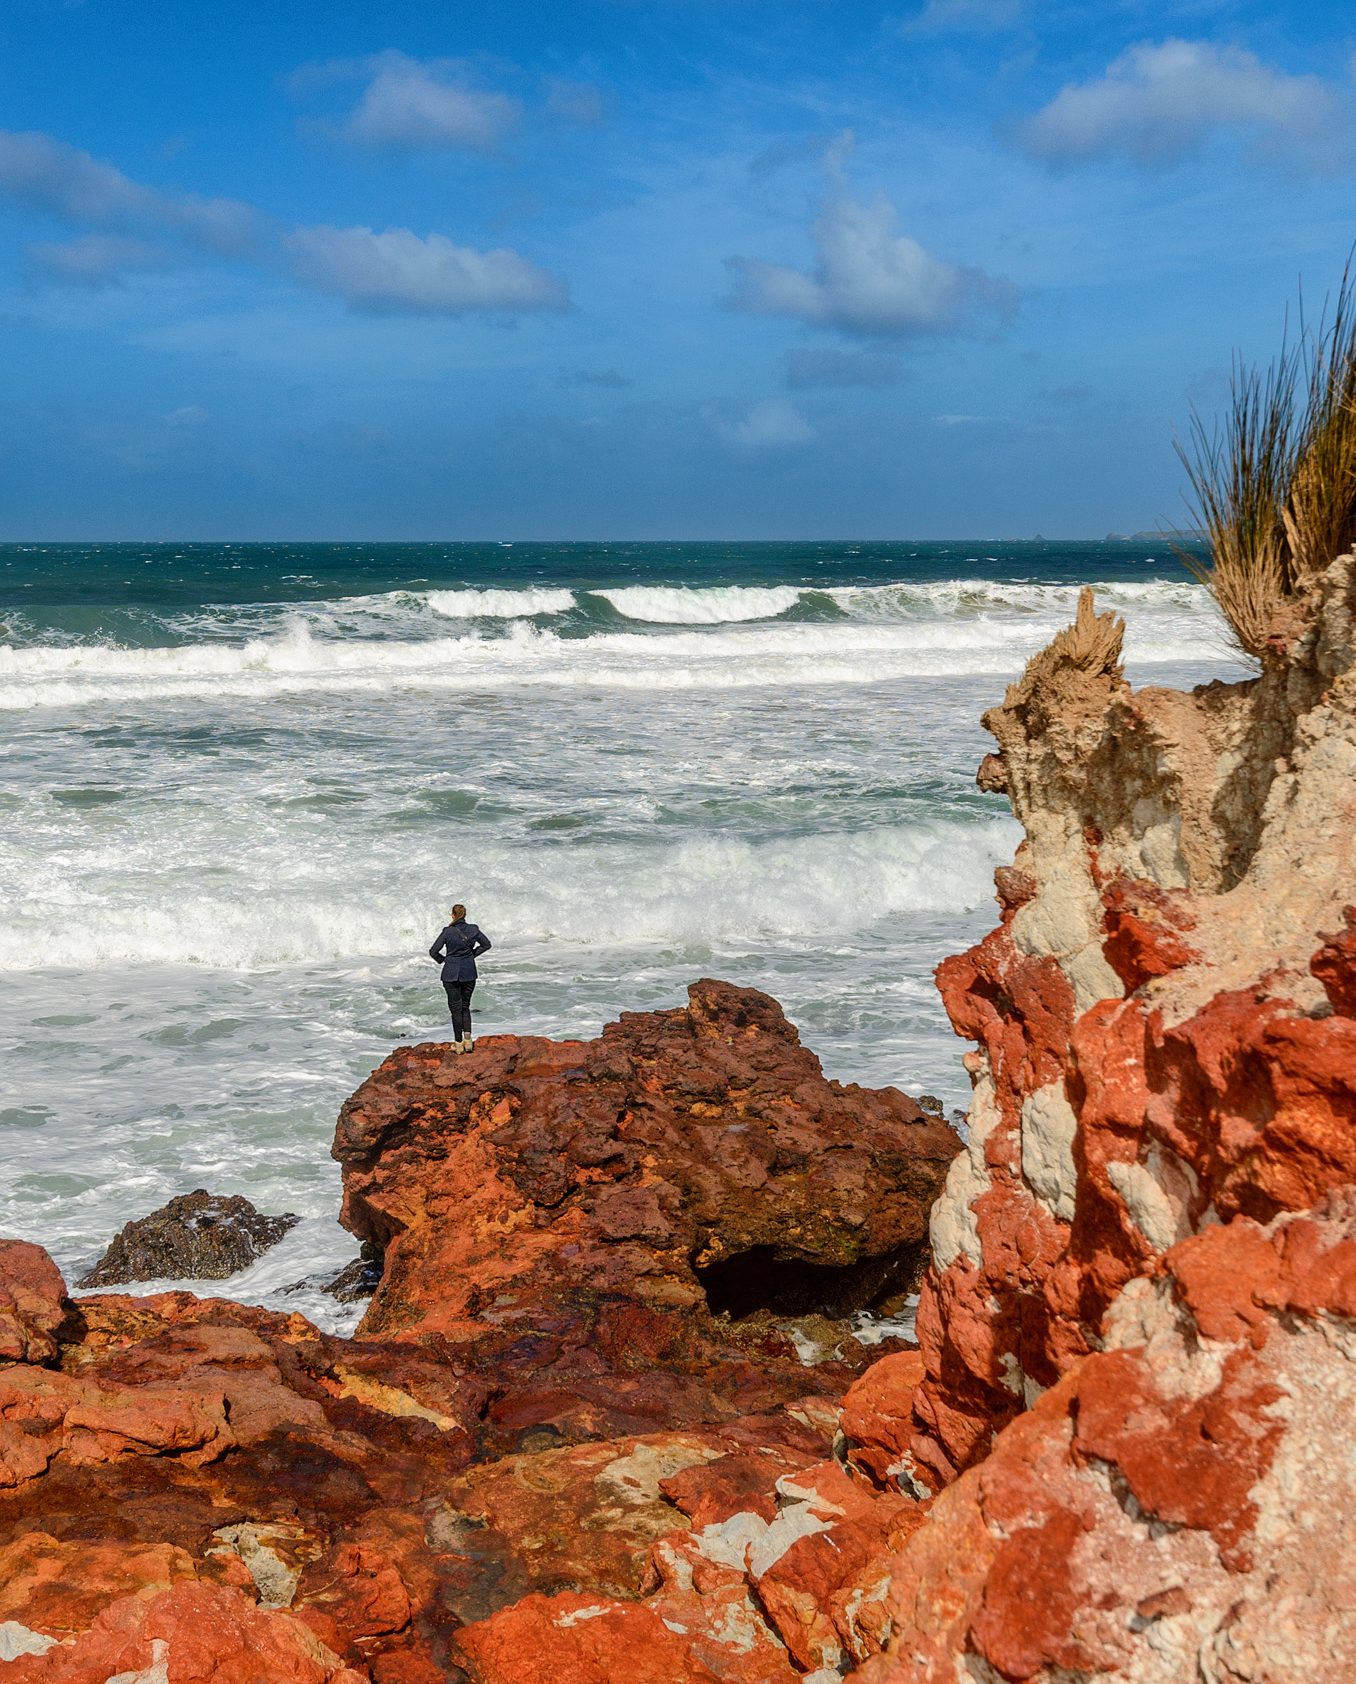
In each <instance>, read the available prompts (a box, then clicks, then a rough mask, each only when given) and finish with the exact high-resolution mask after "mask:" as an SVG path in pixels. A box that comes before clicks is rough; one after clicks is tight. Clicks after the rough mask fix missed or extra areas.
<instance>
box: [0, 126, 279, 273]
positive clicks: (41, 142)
mask: <svg viewBox="0 0 1356 1684" xmlns="http://www.w3.org/2000/svg"><path fill="white" fill-rule="evenodd" d="M0 192H5V193H8V194H9V195H10V196H11V197H13V198H15V199H18V200H20V201H22V202H23V203H24V204H27V205H30V206H32V207H33V208H34V209H36V210H40V211H46V212H47V213H48V214H49V215H52V216H56V217H60V218H61V219H62V220H63V221H67V222H73V223H77V224H83V225H84V226H86V227H92V228H101V229H116V230H140V229H147V228H154V229H159V230H162V231H164V232H168V233H173V234H176V235H178V236H179V237H180V238H182V239H184V240H187V241H188V242H190V243H191V244H193V245H196V246H201V247H204V248H206V249H207V250H210V251H217V252H222V253H226V254H230V253H235V252H240V251H244V250H246V249H247V248H248V247H249V246H250V245H251V244H252V243H253V242H254V241H255V239H256V238H257V236H258V233H259V222H260V219H259V216H258V213H257V212H256V211H254V210H253V209H252V208H251V207H250V206H249V205H246V204H242V203H240V202H239V201H238V200H236V199H203V198H199V197H198V196H197V195H196V194H192V193H167V192H163V191H161V190H160V189H159V188H155V187H145V186H143V185H142V184H141V183H140V182H137V181H133V180H132V179H131V178H130V177H129V176H126V175H124V174H123V173H122V171H121V170H119V169H116V168H115V167H114V166H113V165H112V164H105V163H101V162H100V161H99V160H98V159H96V158H92V157H91V156H90V155H89V153H88V152H82V151H81V150H80V149H79V147H76V146H68V145H67V144H66V142H65V141H61V140H56V139H54V138H53V137H52V136H51V135H48V134H40V133H37V132H34V131H28V132H25V133H14V132H11V131H7V130H0Z"/></svg>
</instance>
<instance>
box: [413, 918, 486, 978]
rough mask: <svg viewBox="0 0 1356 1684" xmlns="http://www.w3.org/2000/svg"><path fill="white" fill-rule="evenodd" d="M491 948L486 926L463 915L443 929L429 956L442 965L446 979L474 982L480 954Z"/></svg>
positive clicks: (429, 951)
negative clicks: (470, 922) (468, 921)
mask: <svg viewBox="0 0 1356 1684" xmlns="http://www.w3.org/2000/svg"><path fill="white" fill-rule="evenodd" d="M489 951H490V938H489V937H488V936H487V935H486V934H485V932H484V930H482V929H480V928H479V927H478V926H477V925H475V924H468V923H467V922H466V920H465V919H464V918H459V919H458V920H457V922H456V923H455V924H449V925H448V926H447V927H446V928H445V929H443V930H440V931H439V933H438V939H437V941H435V942H434V944H433V946H432V947H430V948H429V950H428V956H429V958H430V959H436V960H438V961H439V963H440V964H441V965H442V967H443V981H444V982H474V981H475V980H476V954H477V953H488V952H489Z"/></svg>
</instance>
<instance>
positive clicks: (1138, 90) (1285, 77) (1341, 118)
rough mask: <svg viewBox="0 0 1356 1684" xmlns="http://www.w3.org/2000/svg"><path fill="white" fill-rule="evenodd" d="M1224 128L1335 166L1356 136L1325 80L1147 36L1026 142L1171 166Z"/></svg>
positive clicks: (1064, 98) (1065, 153)
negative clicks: (1352, 134) (1153, 40)
mask: <svg viewBox="0 0 1356 1684" xmlns="http://www.w3.org/2000/svg"><path fill="white" fill-rule="evenodd" d="M1222 129H1223V130H1227V129H1234V130H1242V131H1244V132H1248V133H1251V134H1252V135H1253V136H1254V137H1255V139H1256V140H1257V142H1258V143H1259V145H1260V147H1261V148H1262V150H1270V151H1272V152H1274V153H1285V154H1288V155H1290V156H1291V157H1292V158H1295V159H1298V160H1302V161H1306V162H1309V163H1311V164H1313V165H1315V166H1318V167H1323V166H1325V165H1330V164H1332V163H1334V162H1335V161H1336V160H1337V158H1338V157H1339V156H1340V155H1341V154H1342V152H1343V151H1344V150H1345V148H1346V146H1347V143H1348V139H1349V125H1348V120H1347V117H1346V113H1345V110H1344V109H1343V104H1342V102H1340V101H1339V100H1338V99H1337V97H1336V95H1335V93H1334V92H1333V90H1332V89H1330V88H1329V87H1328V86H1327V85H1326V84H1325V83H1323V82H1321V81H1320V80H1319V79H1318V77H1316V76H1291V75H1289V74H1288V73H1287V72H1285V71H1283V70H1276V69H1274V68H1273V67H1272V66H1270V65H1267V64H1263V62H1262V61H1261V60H1260V59H1259V58H1257V57H1256V55H1255V54H1253V53H1250V52H1245V51H1244V50H1243V49H1242V48H1240V47H1221V46H1216V45H1214V44H1213V43H1211V42H1208V41H1180V40H1168V41H1163V42H1159V43H1157V44H1155V43H1153V42H1141V43H1140V44H1139V45H1138V46H1135V47H1131V48H1130V49H1129V51H1128V52H1124V53H1122V54H1121V56H1120V57H1119V58H1118V59H1116V60H1114V61H1113V62H1112V63H1111V64H1110V65H1109V66H1108V67H1107V69H1106V71H1105V73H1104V74H1103V75H1102V76H1099V77H1098V78H1097V79H1096V80H1095V81H1091V82H1071V83H1069V84H1068V85H1067V86H1066V87H1064V88H1061V89H1060V91H1059V93H1058V94H1056V95H1055V97H1054V99H1052V100H1051V101H1050V103H1049V105H1047V106H1045V107H1044V108H1043V109H1042V110H1040V111H1038V112H1037V113H1036V114H1035V116H1034V117H1030V118H1028V119H1027V121H1026V122H1024V123H1022V124H1021V125H1020V126H1019V128H1018V130H1017V138H1018V140H1019V141H1020V143H1021V144H1022V146H1023V147H1024V148H1025V150H1026V151H1027V152H1029V153H1031V154H1032V155H1033V156H1034V157H1037V158H1041V159H1043V160H1045V161H1046V162H1049V163H1056V164H1076V163H1086V162H1088V161H1089V160H1091V159H1095V158H1104V157H1114V156H1117V155H1120V156H1123V157H1128V158H1130V159H1132V160H1134V162H1136V163H1139V164H1148V165H1166V164H1171V163H1175V162H1177V161H1178V160H1179V159H1181V158H1183V157H1185V156H1187V155H1188V154H1190V153H1192V152H1195V151H1197V150H1199V149H1200V147H1201V146H1202V145H1203V144H1204V143H1205V141H1206V140H1207V139H1208V138H1209V136H1210V135H1211V134H1212V133H1214V132H1216V131H1217V130H1222Z"/></svg>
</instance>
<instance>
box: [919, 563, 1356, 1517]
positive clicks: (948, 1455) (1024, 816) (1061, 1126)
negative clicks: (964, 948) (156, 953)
mask: <svg viewBox="0 0 1356 1684" xmlns="http://www.w3.org/2000/svg"><path fill="white" fill-rule="evenodd" d="M1352 565H1353V564H1352V562H1351V559H1350V558H1343V559H1342V560H1340V561H1338V562H1337V563H1335V564H1334V566H1333V567H1332V569H1331V570H1330V571H1329V573H1328V575H1327V576H1326V578H1325V579H1324V581H1323V583H1322V586H1321V588H1320V593H1319V599H1318V600H1316V601H1315V603H1314V604H1312V605H1311V613H1310V616H1309V624H1310V629H1309V631H1308V632H1307V634H1306V635H1305V636H1304V637H1303V638H1302V639H1301V640H1300V641H1299V642H1298V643H1297V644H1296V645H1295V646H1294V647H1293V648H1292V649H1291V650H1290V652H1289V658H1288V660H1287V662H1286V663H1284V664H1282V665H1276V666H1273V667H1271V668H1269V669H1268V670H1267V671H1266V672H1265V673H1264V674H1263V676H1262V677H1261V678H1259V679H1256V680H1253V681H1251V682H1248V683H1244V684H1237V685H1227V686H1226V685H1220V684H1212V685H1208V686H1206V687H1204V688H1203V689H1201V690H1198V691H1196V692H1193V693H1192V694H1191V695H1184V694H1181V693H1179V692H1176V691H1168V690H1143V691H1139V692H1134V691H1132V690H1131V689H1130V687H1129V685H1128V684H1127V683H1126V682H1125V680H1124V678H1123V676H1122V675H1121V672H1120V668H1119V666H1118V665H1116V664H1114V662H1113V663H1112V664H1111V665H1109V666H1102V667H1095V668H1094V669H1092V670H1089V669H1087V668H1084V667H1080V666H1079V665H1078V664H1077V663H1076V662H1074V661H1073V660H1071V659H1069V658H1067V657H1065V658H1056V657H1055V654H1054V652H1053V651H1047V652H1045V653H1044V654H1042V655H1039V656H1037V657H1036V658H1035V659H1034V660H1033V661H1032V663H1031V666H1030V667H1029V669H1028V671H1027V673H1026V675H1025V676H1024V677H1023V679H1022V680H1021V682H1020V683H1019V684H1016V685H1014V686H1013V687H1012V688H1011V689H1010V690H1009V692H1008V696H1007V699H1006V701H1005V702H1004V704H1003V706H1002V707H1001V708H996V709H994V710H993V711H992V712H991V713H990V714H989V715H987V716H986V723H987V724H988V726H989V728H990V729H991V730H992V731H993V733H994V734H995V736H996V737H997V738H998V740H999V743H1000V745H1001V749H1002V753H1001V757H1000V760H999V770H998V771H995V770H993V769H992V768H991V769H990V772H989V774H988V776H989V778H990V781H991V782H992V781H993V780H994V778H996V777H997V778H998V779H999V781H1000V782H1001V783H1002V786H1003V787H1005V788H1006V789H1007V790H1008V792H1009V794H1010V796H1011V799H1012V802H1013V806H1014V809H1015V811H1016V813H1017V815H1018V817H1019V818H1020V819H1021V820H1022V822H1023V824H1024V826H1025V827H1026V831H1027V839H1026V841H1025V842H1024V843H1023V845H1022V847H1021V849H1020V850H1019V854H1018V862H1017V863H1018V871H1019V873H1020V878H1021V887H1020V891H1019V892H1018V893H1011V892H1007V891H1008V889H1009V885H1008V884H1007V883H1004V882H1000V893H1002V894H1003V918H1002V922H1001V924H1000V926H999V928H998V929H996V930H995V931H994V932H993V933H992V934H991V935H990V936H988V937H986V938H985V940H984V941H983V942H981V943H980V945H979V946H978V947H977V948H975V949H973V950H972V951H971V952H970V953H968V954H966V955H964V956H963V957H961V958H958V959H953V960H949V961H948V962H947V963H946V964H944V965H943V966H942V967H941V970H940V972H939V981H940V984H941V987H942V993H943V997H944V998H945V1000H946V1003H947V1008H948V1010H949V1012H950V1013H951V1017H952V1021H953V1023H954V1024H955V1026H956V1028H957V1030H958V1031H959V1032H960V1033H961V1034H962V1035H965V1036H967V1037H968V1038H970V1039H972V1040H974V1041H976V1042H977V1043H978V1044H979V1048H980V1051H979V1052H978V1053H977V1054H972V1055H970V1059H969V1063H970V1066H971V1074H972V1078H973V1080H974V1082H975V1100H974V1104H973V1106H972V1109H971V1114H970V1127H971V1138H970V1147H969V1151H968V1153H967V1155H966V1157H965V1158H964V1159H961V1160H958V1161H957V1164H956V1166H955V1167H953V1169H952V1172H951V1175H950V1177H949V1179H948V1186H947V1191H946V1194H945V1195H944V1196H943V1198H942V1200H941V1201H939V1204H938V1207H937V1209H936V1210H935V1211H934V1213H933V1222H932V1240H933V1253H934V1262H935V1270H934V1274H933V1276H932V1277H931V1278H930V1280H929V1283H928V1285H927V1287H926V1288H925V1290H924V1295H923V1303H922V1305H921V1306H920V1310H919V1317H918V1326H919V1334H920V1339H921V1341H922V1345H923V1349H924V1352H925V1355H926V1358H927V1368H928V1373H927V1377H926V1379H925V1381H924V1383H923V1384H922V1386H921V1387H920V1389H919V1391H918V1393H917V1394H916V1397H915V1400H914V1408H915V1414H916V1418H917V1424H918V1430H917V1432H916V1434H915V1437H914V1442H913V1445H912V1458H913V1467H912V1473H913V1475H914V1477H915V1478H917V1479H918V1480H919V1481H920V1482H921V1483H922V1484H924V1485H926V1486H931V1487H936V1486H937V1485H938V1484H941V1483H945V1482H946V1481H947V1480H949V1479H950V1478H952V1477H954V1474H955V1472H956V1471H957V1470H958V1469H960V1468H963V1467H966V1466H968V1465H969V1464H971V1463H972V1462H974V1461H975V1460H977V1459H978V1458H980V1457H982V1456H983V1455H984V1454H985V1453H986V1452H987V1450H988V1448H989V1446H990V1445H991V1444H992V1442H993V1435H994V1432H995V1431H996V1430H997V1429H999V1428H1001V1427H1002V1425H1003V1424H1004V1423H1005V1422H1006V1421H1008V1420H1010V1419H1012V1418H1013V1417H1014V1416H1016V1415H1017V1414H1018V1413H1020V1412H1021V1411H1022V1410H1023V1409H1024V1408H1025V1407H1026V1406H1027V1405H1028V1404H1029V1403H1030V1402H1031V1401H1033V1400H1034V1399H1035V1398H1036V1397H1037V1396H1038V1395H1039V1394H1040V1392H1041V1391H1042V1390H1043V1389H1044V1388H1046V1387H1049V1386H1051V1385H1053V1384H1054V1383H1055V1381H1056V1380H1057V1379H1058V1378H1059V1376H1060V1375H1061V1374H1063V1373H1065V1372H1067V1371H1068V1369H1069V1367H1070V1365H1071V1364H1072V1363H1074V1362H1076V1361H1077V1360H1078V1359H1079V1358H1080V1357H1082V1356H1084V1355H1086V1354H1087V1353H1088V1352H1089V1351H1092V1350H1095V1349H1097V1348H1098V1345H1099V1343H1100V1338H1101V1325H1102V1321H1103V1318H1104V1316H1105V1315H1106V1313H1107V1311H1108V1309H1109V1308H1110V1306H1111V1305H1112V1304H1113V1303H1114V1302H1115V1300H1116V1298H1117V1295H1118V1294H1119V1293H1120V1292H1121V1291H1122V1289H1123V1288H1125V1286H1126V1285H1127V1283H1129V1282H1131V1281H1133V1280H1135V1279H1136V1278H1137V1277H1140V1276H1142V1275H1145V1274H1147V1273H1148V1272H1150V1271H1151V1270H1152V1269H1153V1267H1154V1265H1155V1262H1156V1260H1157V1258H1158V1257H1159V1256H1161V1255H1162V1253H1163V1252H1164V1251H1166V1250H1167V1249H1168V1248H1169V1247H1170V1246H1171V1245H1173V1244H1174V1243H1175V1242H1176V1241H1177V1240H1179V1239H1181V1238H1183V1237H1184V1236H1186V1235H1188V1234H1191V1233H1193V1232H1195V1231H1196V1230H1198V1229H1199V1228H1200V1227H1201V1226H1202V1225H1203V1224H1205V1223H1207V1222H1213V1221H1223V1222H1228V1221H1229V1220H1231V1219H1232V1218H1233V1217H1235V1216H1240V1215H1245V1216H1250V1217H1252V1218H1254V1219H1256V1220H1258V1221H1263V1222H1265V1221H1267V1220H1269V1219H1270V1218H1271V1217H1273V1216H1275V1215H1276V1214H1277V1213H1279V1212H1283V1211H1299V1210H1305V1209H1308V1208H1310V1207H1311V1206H1313V1205H1314V1204H1315V1203H1316V1202H1317V1201H1318V1200H1319V1199H1320V1198H1321V1197H1322V1196H1323V1194H1324V1193H1325V1192H1326V1191H1327V1190H1328V1189H1330V1188H1333V1187H1336V1186H1341V1185H1343V1184H1345V1183H1347V1182H1351V1181H1353V1180H1356V1128H1353V1126H1352V1125H1353V1121H1356V1086H1354V1085H1353V1081H1354V1079H1353V1075H1352V1072H1353V1071H1356V1022H1353V1021H1352V1018H1351V1017H1350V1016H1349V1015H1347V1013H1346V1011H1345V1010H1344V1008H1345V1007H1348V1006H1349V1005H1350V1000H1351V993H1352V987H1351V983H1350V981H1349V978H1350V976H1351V967H1352V963H1353V956H1354V955H1356V943H1353V939H1352V927H1351V924H1350V922H1349V921H1348V920H1347V918H1346V916H1345V908H1346V906H1347V904H1348V903H1349V901H1350V899H1351V896H1352V889H1353V884H1356V853H1354V852H1353V837H1356V781H1354V780H1353V778H1352V764H1351V757H1352V755H1353V752H1354V750H1353V743H1354V742H1356V717H1354V714H1356V710H1354V708H1353V696H1352V686H1353V673H1352V660H1353V644H1352V619H1353V611H1354V610H1356V584H1354V583H1353V575H1352Z"/></svg>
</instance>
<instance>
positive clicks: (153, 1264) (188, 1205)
mask: <svg viewBox="0 0 1356 1684" xmlns="http://www.w3.org/2000/svg"><path fill="white" fill-rule="evenodd" d="M299 1221H300V1218H299V1217H296V1216H290V1215H287V1216H264V1215H262V1214H261V1213H260V1212H259V1211H257V1210H256V1209H255V1208H254V1206H253V1205H252V1204H251V1203H250V1201H249V1200H248V1199H246V1198H243V1197H241V1196H240V1195H239V1194H238V1193H237V1194H234V1195H232V1196H230V1197H222V1196H220V1195H218V1194H214V1193H208V1192H205V1191H203V1190H202V1189H201V1188H199V1190H198V1191H197V1192H195V1193H186V1194H183V1195H182V1196H181V1197H179V1198H177V1199H171V1200H170V1201H169V1203H168V1204H167V1205H162V1206H161V1208H160V1209H159V1210H156V1211H152V1212H151V1214H150V1215H149V1216H143V1217H140V1218H138V1219H137V1220H136V1221H135V1222H129V1223H128V1224H127V1226H126V1227H125V1228H124V1229H123V1230H122V1232H121V1233H120V1234H119V1235H118V1236H117V1238H116V1239H115V1240H114V1241H113V1243H112V1244H111V1245H110V1246H109V1248H108V1250H107V1251H106V1252H105V1253H104V1254H103V1256H102V1257H101V1258H100V1259H99V1261H98V1262H97V1263H96V1264H95V1265H94V1267H93V1268H92V1269H91V1270H89V1272H88V1273H87V1274H85V1275H83V1276H82V1277H81V1279H80V1281H79V1285H80V1286H82V1287H91V1286H121V1285H123V1284H125V1283H126V1282H128V1281H158V1280H200V1281H219V1280H225V1279H226V1278H227V1277H228V1276H230V1275H234V1274H236V1273H237V1272H238V1271H239V1270H241V1269H245V1268H248V1266H249V1265H250V1264H251V1263H253V1262H254V1261H255V1259H256V1258H258V1257H262V1256H263V1254H264V1253H265V1252H266V1251H267V1250H268V1249H269V1248H270V1246H274V1245H276V1244H277V1243H278V1241H279V1240H280V1239H281V1238H282V1237H283V1235H284V1234H285V1233H287V1231H288V1230H289V1229H290V1228H294V1227H295V1226H296V1224H297V1223H298V1222H299Z"/></svg>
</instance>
